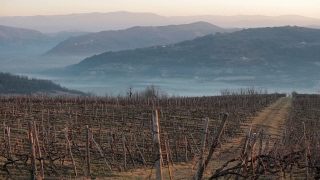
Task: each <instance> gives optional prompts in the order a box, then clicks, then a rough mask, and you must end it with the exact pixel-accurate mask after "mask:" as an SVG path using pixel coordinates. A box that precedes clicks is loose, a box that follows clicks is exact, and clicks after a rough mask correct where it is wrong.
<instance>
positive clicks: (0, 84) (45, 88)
mask: <svg viewBox="0 0 320 180" xmlns="http://www.w3.org/2000/svg"><path fill="white" fill-rule="evenodd" d="M38 93H41V94H49V95H62V94H69V95H85V93H83V92H80V91H75V90H69V89H67V88H64V87H61V86H60V85H58V84H55V83H53V82H52V81H49V80H42V79H35V78H32V79H30V78H28V77H26V76H18V75H13V74H10V73H2V72H0V94H38Z"/></svg>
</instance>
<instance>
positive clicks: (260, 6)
mask: <svg viewBox="0 0 320 180" xmlns="http://www.w3.org/2000/svg"><path fill="white" fill-rule="evenodd" d="M115 11H129V12H152V13H156V14H159V15H162V16H188V15H239V14H242V15H268V16H277V15H287V14H290V15H292V14H296V15H302V16H307V17H314V18H319V19H320V0H0V16H32V15H57V14H72V13H88V12H115Z"/></svg>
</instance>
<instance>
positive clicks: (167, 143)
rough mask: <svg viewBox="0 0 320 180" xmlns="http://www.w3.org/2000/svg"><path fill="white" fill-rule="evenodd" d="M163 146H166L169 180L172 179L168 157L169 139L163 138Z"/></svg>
mask: <svg viewBox="0 0 320 180" xmlns="http://www.w3.org/2000/svg"><path fill="white" fill-rule="evenodd" d="M165 146H166V155H167V163H168V171H169V178H170V180H172V172H171V167H170V157H169V139H166V140H165Z"/></svg>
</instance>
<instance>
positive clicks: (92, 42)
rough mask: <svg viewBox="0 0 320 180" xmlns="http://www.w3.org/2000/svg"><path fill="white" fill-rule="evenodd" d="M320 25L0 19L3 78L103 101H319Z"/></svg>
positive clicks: (150, 18)
mask: <svg viewBox="0 0 320 180" xmlns="http://www.w3.org/2000/svg"><path fill="white" fill-rule="evenodd" d="M93 19H94V20H93ZM31 22H33V23H31ZM319 27H320V20H319V19H316V18H307V17H303V16H296V15H290V16H289V15H288V16H273V17H271V16H240V15H239V16H232V17H231V16H212V15H210V16H209V15H208V16H185V17H163V16H159V15H156V14H152V13H131V12H130V13H129V12H115V13H84V14H70V15H59V16H28V17H0V63H1V66H0V71H1V72H8V73H12V74H16V75H21V76H28V77H29V78H39V79H48V80H51V81H52V82H54V83H57V84H59V85H61V86H63V87H66V88H68V89H74V90H79V91H82V92H86V93H90V94H94V95H99V96H106V95H110V96H118V95H124V96H125V95H126V93H127V92H128V88H129V87H132V88H133V89H134V90H137V91H138V90H143V89H144V88H145V87H147V86H150V85H156V86H158V87H159V88H161V90H163V91H166V92H167V93H168V94H169V95H180V96H210V95H219V94H220V91H221V89H239V88H245V87H248V86H250V87H251V86H255V87H257V88H265V89H267V90H268V91H270V92H275V91H276V92H287V93H290V92H291V91H293V90H295V91H298V92H301V93H318V91H319V90H320V71H319V68H320V58H319V57H320V38H319V37H320V29H318V28H319Z"/></svg>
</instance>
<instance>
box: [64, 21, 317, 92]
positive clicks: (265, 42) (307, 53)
mask: <svg viewBox="0 0 320 180" xmlns="http://www.w3.org/2000/svg"><path fill="white" fill-rule="evenodd" d="M319 57H320V30H319V29H311V28H304V27H297V26H294V27H292V26H285V27H274V28H255V29H244V30H241V31H237V32H233V33H226V34H214V35H207V36H202V37H199V38H196V39H194V40H189V41H183V42H180V43H176V44H172V45H169V46H165V47H164V46H153V47H147V48H140V49H135V50H124V51H118V52H106V53H103V54H100V55H95V56H92V57H90V58H86V59H84V60H83V61H81V62H80V63H78V64H75V65H72V66H68V67H66V68H65V69H64V71H63V72H64V73H69V74H71V75H75V76H81V77H85V78H86V79H90V78H93V79H101V80H105V79H106V78H113V77H122V78H148V77H159V78H174V77H183V78H189V79H190V78H195V77H196V78H199V79H206V80H212V81H235V82H236V83H244V84H246V83H248V84H258V85H259V84H260V85H261V84H263V83H264V84H269V85H270V84H271V85H272V84H288V85H296V86H299V85H300V86H303V85H306V86H313V85H315V84H317V83H320V71H319V66H318V65H319V64H320V59H319ZM239 78H240V79H239Z"/></svg>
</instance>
